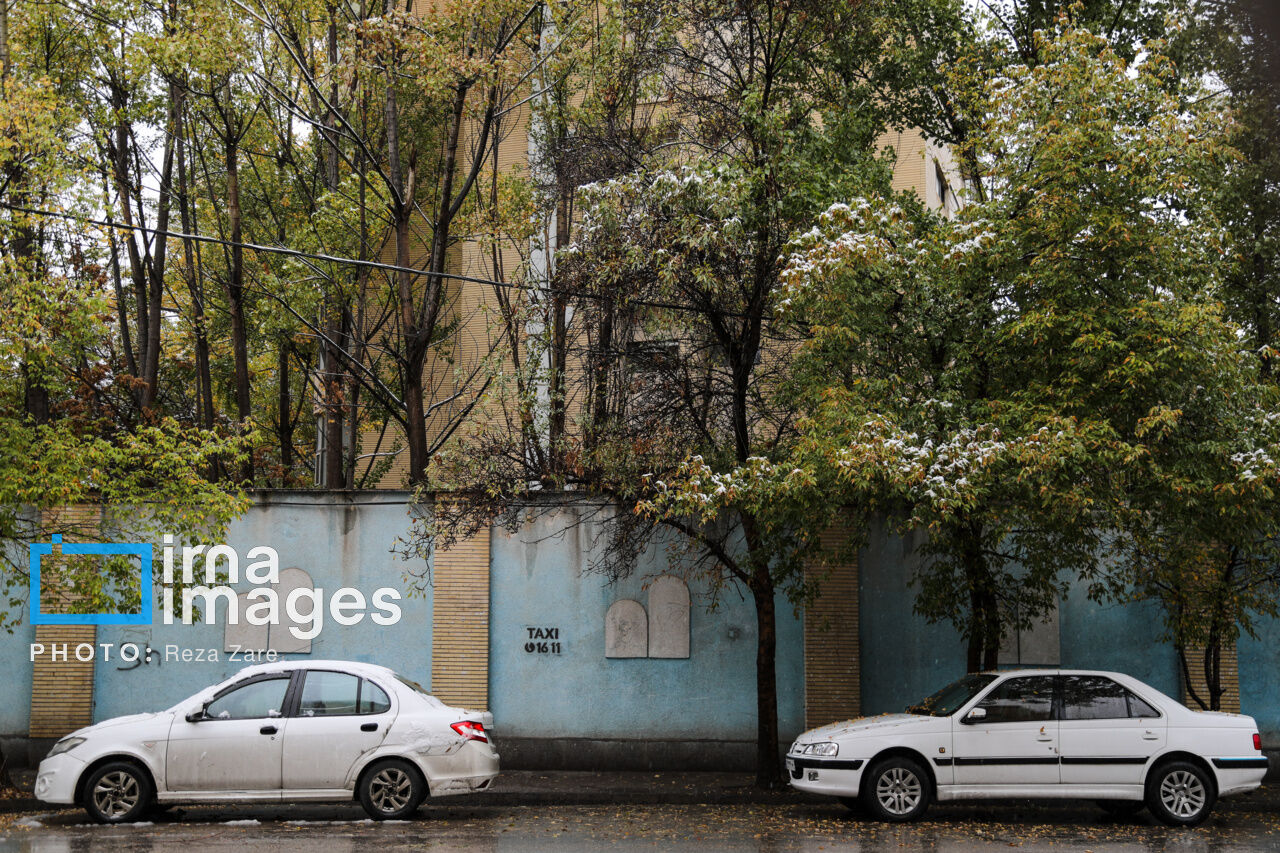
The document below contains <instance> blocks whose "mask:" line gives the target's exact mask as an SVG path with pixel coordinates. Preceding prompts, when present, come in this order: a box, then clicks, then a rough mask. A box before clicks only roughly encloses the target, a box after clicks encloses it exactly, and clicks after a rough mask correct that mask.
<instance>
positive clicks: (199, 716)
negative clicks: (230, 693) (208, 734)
mask: <svg viewBox="0 0 1280 853" xmlns="http://www.w3.org/2000/svg"><path fill="white" fill-rule="evenodd" d="M207 719H209V703H208V702H205V703H204V704H203V705H201V706H200V708H199V710H196V711H191V712H190V713H188V714H187V722H188V723H198V722H200V721H201V720H207Z"/></svg>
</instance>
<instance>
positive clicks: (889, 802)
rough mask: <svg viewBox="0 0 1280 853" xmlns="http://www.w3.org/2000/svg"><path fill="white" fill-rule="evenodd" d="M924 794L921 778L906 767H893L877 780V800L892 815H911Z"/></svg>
mask: <svg viewBox="0 0 1280 853" xmlns="http://www.w3.org/2000/svg"><path fill="white" fill-rule="evenodd" d="M923 792H924V786H923V785H921V784H920V779H919V777H917V776H916V774H915V773H912V772H911V771H910V770H908V769H907V768H905V767H891V768H889V769H888V770H886V771H885V772H884V773H881V774H880V777H879V778H878V779H877V780H876V799H877V800H878V801H879V802H880V805H881V806H882V807H883V808H884V810H885V811H887V812H889V813H890V814H895V815H904V814H909V813H910V812H911V810H912V809H914V808H915V807H916V806H918V805H919V804H920V797H921V795H922V794H923Z"/></svg>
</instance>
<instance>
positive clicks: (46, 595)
mask: <svg viewBox="0 0 1280 853" xmlns="http://www.w3.org/2000/svg"><path fill="white" fill-rule="evenodd" d="M55 516H56V518H55ZM43 521H44V525H45V527H46V529H49V528H52V527H54V526H55V524H56V526H57V527H58V528H63V527H70V528H71V529H74V530H79V531H81V532H82V534H83V536H80V537H76V538H86V539H88V538H92V537H94V536H96V535H97V532H98V531H99V530H100V529H101V522H102V510H101V508H100V507H97V506H74V507H62V508H59V509H57V510H50V511H49V512H47V513H46V514H45V517H44V519H43ZM51 557H52V559H50V558H49V557H46V558H45V559H46V560H48V561H49V567H48V568H47V569H46V568H45V566H44V564H43V563H42V564H41V584H40V585H41V589H40V590H39V591H38V593H39V595H40V601H39V602H34V601H33V602H31V603H30V604H29V605H28V606H29V607H32V608H34V607H36V606H39V607H40V608H41V610H42V611H43V612H45V613H58V612H66V609H67V605H68V604H69V603H70V602H71V596H70V595H69V594H68V593H67V592H65V591H64V590H61V589H60V588H59V586H58V576H57V568H56V567H57V563H58V561H59V559H61V557H62V548H61V547H60V546H58V545H54V553H53V554H52V555H51ZM144 606H145V603H144ZM97 637H98V628H97V626H96V625H37V626H36V636H35V640H34V642H36V643H38V644H43V646H44V649H45V651H44V653H43V654H41V655H38V656H37V657H36V659H35V660H34V661H32V664H31V668H32V672H31V722H30V724H29V728H28V735H29V736H30V737H33V738H57V737H62V736H63V735H65V734H67V733H68V732H73V731H75V730H76V729H78V728H82V727H84V726H87V725H89V724H90V723H92V722H93V653H92V649H93V647H94V645H95V643H96V642H97ZM86 645H87V646H88V648H89V650H90V651H89V652H88V653H85V651H84V649H81V652H82V653H81V654H80V656H79V658H78V657H77V655H76V650H77V649H78V648H80V647H83V646H86ZM81 658H87V660H82V659H81Z"/></svg>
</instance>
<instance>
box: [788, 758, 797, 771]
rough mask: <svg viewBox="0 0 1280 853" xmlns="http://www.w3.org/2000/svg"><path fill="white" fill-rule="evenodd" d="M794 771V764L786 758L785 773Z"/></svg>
mask: <svg viewBox="0 0 1280 853" xmlns="http://www.w3.org/2000/svg"><path fill="white" fill-rule="evenodd" d="M795 769H796V763H795V762H794V761H792V760H791V759H790V758H788V759H787V772H788V773H793V772H795Z"/></svg>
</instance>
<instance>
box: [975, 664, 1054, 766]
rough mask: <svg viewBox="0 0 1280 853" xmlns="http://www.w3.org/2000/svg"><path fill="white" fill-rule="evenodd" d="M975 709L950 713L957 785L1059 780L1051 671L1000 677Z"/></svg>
mask: <svg viewBox="0 0 1280 853" xmlns="http://www.w3.org/2000/svg"><path fill="white" fill-rule="evenodd" d="M975 709H976V710H978V711H979V714H977V715H974V714H972V712H971V713H970V714H968V715H965V716H963V717H961V716H959V715H957V716H956V717H953V718H952V729H951V739H952V752H953V755H952V767H953V771H954V779H955V784H956V785H1056V784H1057V783H1058V780H1059V777H1058V752H1057V747H1058V722H1057V720H1056V719H1055V715H1054V713H1053V676H1050V675H1034V676H1022V677H1017V678H1010V679H1007V680H1005V681H1002V682H999V683H998V684H996V686H995V687H993V688H991V690H989V691H988V692H987V694H986V695H985V696H984V697H983V698H982V700H981V701H979V703H978V704H977V706H975ZM976 717H981V719H976Z"/></svg>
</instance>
